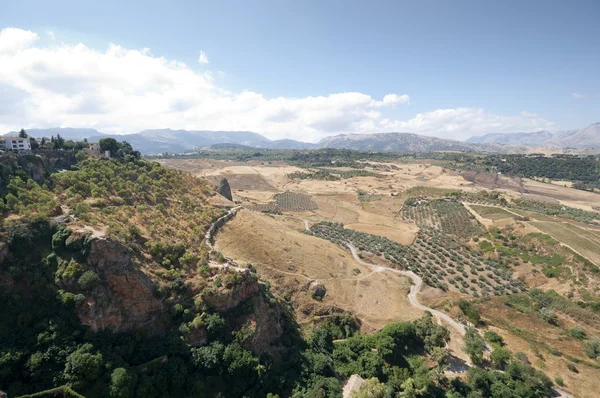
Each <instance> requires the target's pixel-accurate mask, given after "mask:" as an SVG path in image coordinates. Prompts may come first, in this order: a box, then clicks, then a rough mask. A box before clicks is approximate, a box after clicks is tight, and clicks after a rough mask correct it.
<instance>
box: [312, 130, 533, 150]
mask: <svg viewBox="0 0 600 398" xmlns="http://www.w3.org/2000/svg"><path fill="white" fill-rule="evenodd" d="M317 146H318V147H319V148H338V149H342V148H344V149H355V150H361V151H385V152H427V151H461V152H474V151H483V152H507V151H510V150H512V151H521V150H522V149H520V148H515V147H505V146H502V145H498V144H491V145H490V144H483V145H482V144H473V143H468V142H463V141H456V140H448V139H444V138H437V137H429V136H423V135H418V134H411V133H376V134H341V135H336V136H332V137H326V138H324V139H322V140H321V141H320V142H319V144H318V145H317Z"/></svg>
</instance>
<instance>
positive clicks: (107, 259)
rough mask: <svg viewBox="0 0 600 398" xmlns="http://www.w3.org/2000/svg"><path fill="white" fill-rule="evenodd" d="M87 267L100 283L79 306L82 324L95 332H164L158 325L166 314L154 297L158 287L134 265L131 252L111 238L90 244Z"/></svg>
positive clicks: (93, 240) (161, 304)
mask: <svg viewBox="0 0 600 398" xmlns="http://www.w3.org/2000/svg"><path fill="white" fill-rule="evenodd" d="M87 265H88V267H90V270H92V271H93V272H95V273H96V274H97V275H98V276H99V279H100V281H101V283H100V284H99V285H98V286H96V287H95V288H94V289H93V290H92V292H91V294H90V295H89V296H88V297H86V301H85V303H83V304H82V305H80V306H78V310H77V313H78V316H79V318H80V320H81V323H83V324H84V325H88V326H90V328H91V329H92V330H93V331H98V330H102V329H110V330H113V331H123V330H134V329H143V328H147V327H149V326H153V327H154V328H156V329H155V330H163V329H164V327H165V325H164V323H163V324H161V322H158V320H159V319H160V316H161V314H162V313H163V312H165V311H166V308H165V306H164V305H163V303H162V302H161V301H160V300H159V299H158V298H156V297H155V295H154V291H155V290H156V286H155V284H154V283H153V281H152V280H151V279H150V277H148V275H146V274H145V273H144V272H143V271H142V270H141V269H140V267H139V266H136V265H134V261H133V257H132V256H131V253H130V251H129V249H128V248H127V247H126V246H123V245H122V244H120V243H118V242H115V241H113V240H111V239H110V238H104V237H103V238H96V239H92V240H91V242H90V251H89V255H88V257H87Z"/></svg>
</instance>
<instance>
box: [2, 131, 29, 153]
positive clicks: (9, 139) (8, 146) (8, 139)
mask: <svg viewBox="0 0 600 398" xmlns="http://www.w3.org/2000/svg"><path fill="white" fill-rule="evenodd" d="M0 151H13V152H23V151H31V142H30V141H29V137H27V138H22V137H19V136H18V135H3V136H0Z"/></svg>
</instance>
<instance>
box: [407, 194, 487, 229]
mask: <svg viewBox="0 0 600 398" xmlns="http://www.w3.org/2000/svg"><path fill="white" fill-rule="evenodd" d="M401 214H402V217H403V218H404V219H406V220H411V221H414V222H415V223H416V224H417V225H418V226H419V227H421V228H433V229H436V230H440V231H442V232H444V233H446V234H451V235H455V236H458V237H462V238H470V237H472V236H475V235H478V234H480V233H482V232H483V228H482V227H481V225H480V224H479V223H478V222H477V220H475V219H474V217H473V216H472V215H471V213H470V212H469V211H468V210H467V209H466V208H465V207H464V206H463V204H462V203H460V202H457V201H455V200H453V199H448V198H447V199H437V200H428V199H423V198H414V197H409V198H408V199H406V201H405V202H404V207H403V208H402V213H401Z"/></svg>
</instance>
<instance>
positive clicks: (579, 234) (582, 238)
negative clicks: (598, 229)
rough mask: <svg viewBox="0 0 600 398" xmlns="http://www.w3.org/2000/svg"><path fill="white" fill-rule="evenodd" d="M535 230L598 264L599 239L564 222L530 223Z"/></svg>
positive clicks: (593, 234)
mask: <svg viewBox="0 0 600 398" xmlns="http://www.w3.org/2000/svg"><path fill="white" fill-rule="evenodd" d="M531 224H532V225H533V226H535V227H536V228H538V229H540V230H541V231H543V232H544V233H547V234H549V235H551V236H552V237H554V238H555V239H557V240H559V241H561V242H563V243H565V244H567V245H569V246H571V247H572V248H573V249H574V250H576V251H577V252H579V253H581V254H582V255H583V256H585V257H587V258H588V259H589V260H590V261H592V262H593V263H595V264H596V265H598V264H600V237H599V236H598V235H597V234H596V233H591V232H590V231H588V230H586V229H583V228H579V227H578V226H576V225H573V224H569V223H566V222H532V223H531Z"/></svg>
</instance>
